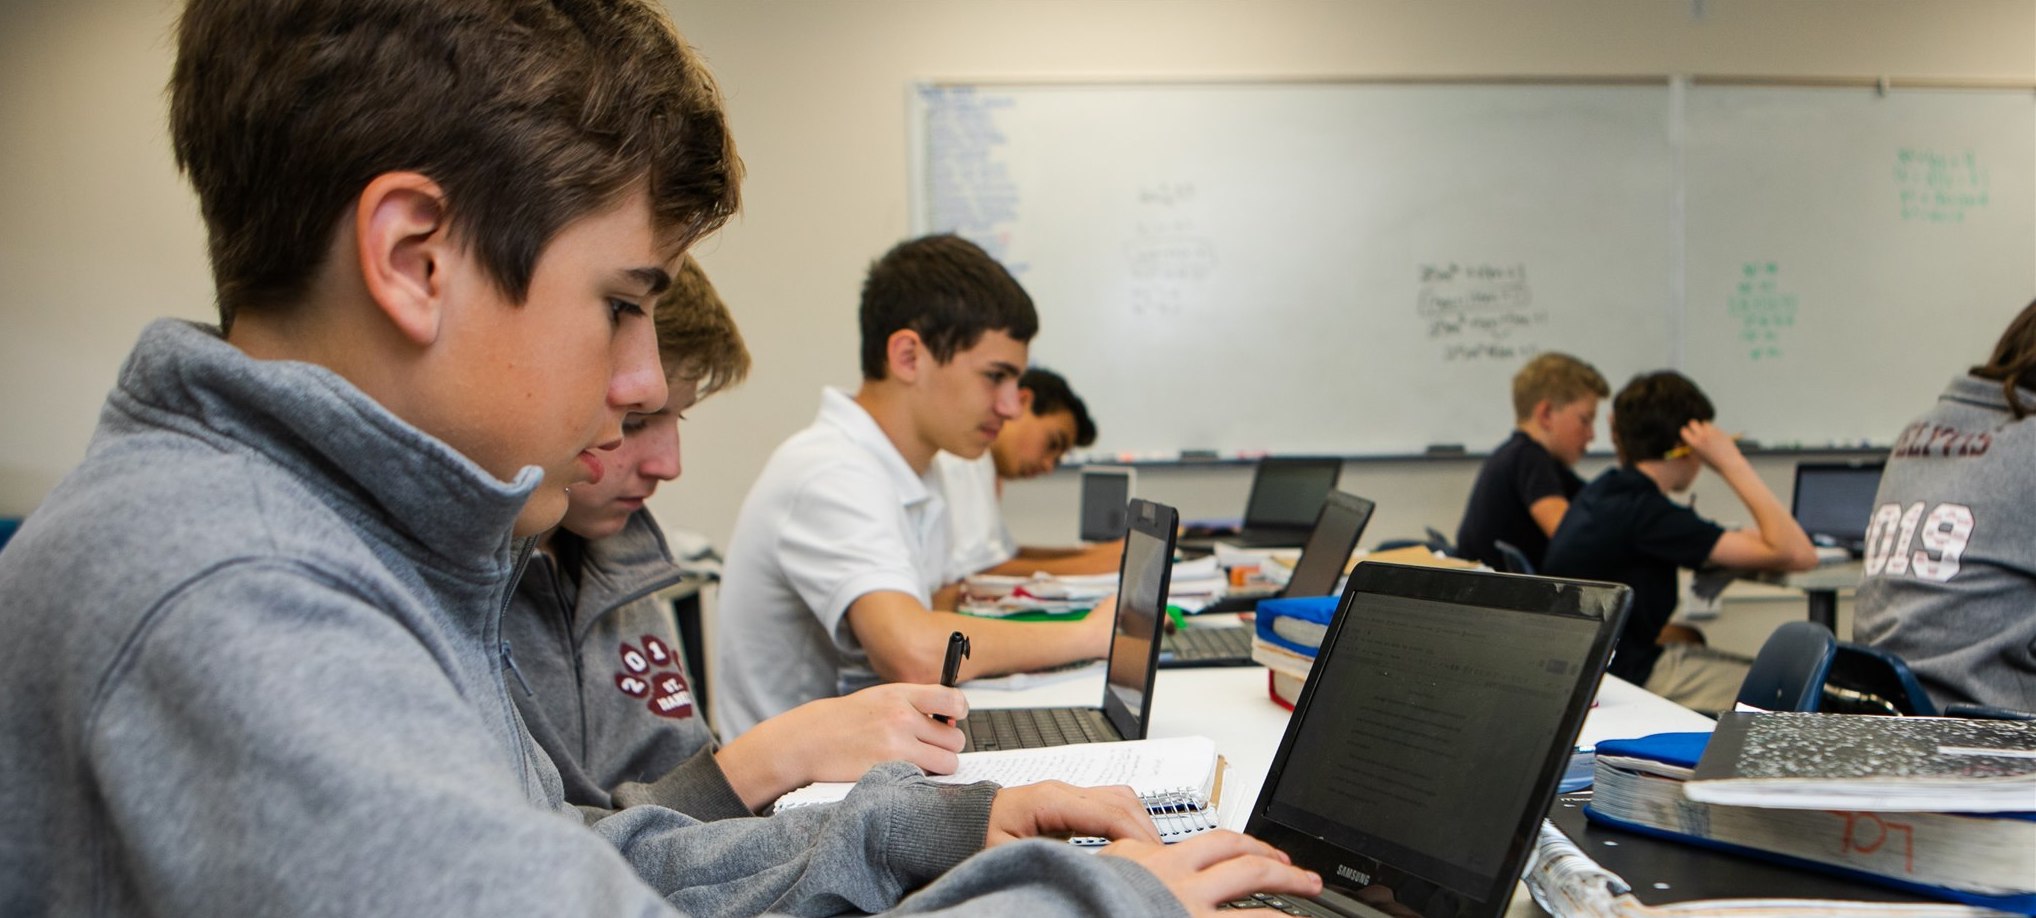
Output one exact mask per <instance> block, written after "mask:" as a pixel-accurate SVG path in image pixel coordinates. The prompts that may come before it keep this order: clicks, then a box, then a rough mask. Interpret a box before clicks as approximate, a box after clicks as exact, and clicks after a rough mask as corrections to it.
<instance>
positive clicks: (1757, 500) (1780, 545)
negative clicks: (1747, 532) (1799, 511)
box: [1718, 457, 1815, 567]
mask: <svg viewBox="0 0 2036 918" xmlns="http://www.w3.org/2000/svg"><path fill="white" fill-rule="evenodd" d="M1737 458H1738V461H1737V462H1735V463H1733V464H1731V465H1729V466H1726V467H1724V468H1720V469H1719V470H1718V475H1719V477H1721V478H1723V479H1725V483H1726V484H1727V485H1728V486H1730V487H1731V488H1732V493H1734V494H1736V495H1738V497H1739V502H1740V503H1742V504H1745V505H1746V509H1747V510H1748V511H1749V512H1751V513H1752V514H1753V525H1754V528H1755V529H1757V530H1759V532H1760V540H1761V541H1763V542H1766V543H1767V544H1768V546H1769V547H1770V548H1773V549H1774V550H1775V552H1776V553H1777V554H1779V555H1781V556H1782V558H1783V560H1784V562H1785V563H1786V565H1787V566H1790V567H1793V566H1796V565H1797V563H1798V559H1800V558H1802V557H1805V556H1809V557H1814V556H1815V549H1814V548H1813V547H1812V546H1811V545H1810V538H1809V536H1807V535H1805V534H1804V533H1803V527H1801V526H1799V525H1797V524H1796V520H1795V517H1792V516H1790V515H1789V511H1788V510H1787V508H1785V507H1783V506H1782V502H1781V498H1779V497H1777V496H1775V493H1774V491H1773V490H1772V489H1770V488H1769V487H1768V486H1767V482H1764V481H1761V480H1760V476H1759V475H1758V474H1757V473H1755V472H1754V471H1753V465H1752V464H1751V463H1749V462H1747V461H1746V460H1745V458H1744V457H1737Z"/></svg>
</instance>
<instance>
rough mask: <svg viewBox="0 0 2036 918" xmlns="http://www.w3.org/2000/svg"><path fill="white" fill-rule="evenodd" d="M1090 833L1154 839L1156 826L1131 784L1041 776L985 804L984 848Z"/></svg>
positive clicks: (1001, 791)
mask: <svg viewBox="0 0 2036 918" xmlns="http://www.w3.org/2000/svg"><path fill="white" fill-rule="evenodd" d="M1071 835H1094V836H1098V837H1101V838H1111V839H1132V840H1137V841H1142V842H1150V843H1152V844H1153V845H1154V846H1157V845H1158V844H1159V830H1158V829H1156V828H1154V827H1153V825H1152V817H1151V816H1150V815H1148V814H1147V813H1146V812H1145V804H1144V803H1143V802H1141V801H1140V800H1139V799H1138V795H1136V794H1133V793H1132V792H1131V788H1128V787H1123V786H1121V785H1120V786H1115V787H1076V786H1074V785H1072V784H1066V783H1063V782H1060V781H1041V782H1040V783H1038V784H1024V785H1020V786H1017V787H1007V788H1004V789H1003V790H1000V791H998V792H997V798H996V800H994V801H992V802H991V803H990V829H989V832H988V834H986V835H985V836H984V838H983V844H984V846H985V847H994V846H996V845H1001V844H1003V843H1005V842H1008V841H1017V840H1019V839H1022V838H1037V837H1040V836H1050V837H1058V838H1066V837H1068V836H1071Z"/></svg>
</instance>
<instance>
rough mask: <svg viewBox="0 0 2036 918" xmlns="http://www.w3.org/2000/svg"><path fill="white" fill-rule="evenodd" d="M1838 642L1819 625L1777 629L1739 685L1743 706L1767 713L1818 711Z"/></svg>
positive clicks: (1786, 625) (1797, 625)
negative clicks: (1744, 679)
mask: <svg viewBox="0 0 2036 918" xmlns="http://www.w3.org/2000/svg"><path fill="white" fill-rule="evenodd" d="M1837 645H1838V640H1837V639H1836V638H1834V637H1832V636H1831V632H1830V631H1828V630H1825V628H1824V626H1823V625H1819V624H1817V623H1816V622H1807V621H1804V622H1789V623H1788V624H1785V625H1782V626H1781V627H1779V628H1776V629H1774V633H1773V634H1771V635H1768V638H1767V643H1765V644H1762V645H1760V655H1759V656H1756V657H1754V658H1753V668H1752V669H1751V670H1748V671H1747V673H1746V681H1745V682H1742V683H1740V685H1739V703H1740V704H1743V705H1748V706H1750V707H1755V708H1759V709H1761V710H1763V711H1815V710H1817V708H1818V704H1819V702H1820V700H1821V699H1822V697H1823V693H1824V691H1823V690H1824V680H1825V677H1826V675H1827V674H1828V673H1829V672H1830V671H1831V659H1832V657H1833V656H1835V655H1836V653H1837Z"/></svg>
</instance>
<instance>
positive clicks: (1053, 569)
mask: <svg viewBox="0 0 2036 918" xmlns="http://www.w3.org/2000/svg"><path fill="white" fill-rule="evenodd" d="M1094 442H1096V422H1095V421H1094V420H1093V419H1091V418H1090V417H1089V406H1088V405H1087V404H1085V403H1084V402H1083V401H1082V397H1081V396H1079V395H1076V394H1075V391H1074V388H1073V387H1071V386H1069V385H1068V383H1067V380H1066V379H1065V378H1064V377H1062V376H1061V375H1060V374H1059V373H1055V372H1053V371H1052V370H1045V369H1041V368H1039V367H1031V368H1029V369H1027V370H1026V371H1025V373H1024V375H1022V376H1020V377H1018V416H1017V417H1015V418H1012V419H1011V420H1010V421H1008V422H1006V423H1005V424H1004V426H1003V428H1002V429H1001V430H999V431H997V439H996V441H995V442H993V443H991V444H990V448H989V450H988V451H987V452H985V453H984V454H983V455H982V456H979V457H977V458H975V459H964V458H962V457H960V456H957V455H955V454H953V453H949V452H942V453H940V454H939V455H937V456H935V457H933V467H934V477H935V478H936V479H937V480H938V481H939V483H940V496H941V499H942V500H943V501H945V502H946V504H947V521H948V540H949V548H948V566H947V576H946V579H947V580H949V581H959V580H961V579H963V578H965V577H968V576H969V575H971V574H976V573H985V574H1007V575H1012V576H1019V577H1026V576H1030V575H1032V574H1034V573H1047V574H1100V573H1108V572H1110V571H1114V570H1116V569H1117V563H1118V561H1119V560H1120V556H1121V555H1122V554H1123V553H1124V543H1123V542H1121V541H1111V542H1105V543H1099V544H1095V545H1084V546H1080V547H1073V548H1052V547H1045V546H1037V545H1019V544H1018V540H1017V539H1014V538H1012V537H1011V530H1010V527H1008V526H1006V525H1004V510H1003V505H1002V500H1003V495H1004V483H1005V482H1009V481H1022V480H1024V479H1027V478H1037V477H1039V476H1041V475H1045V474H1047V473H1049V472H1052V471H1053V470H1054V467H1055V466H1058V465H1059V464H1060V459H1061V457H1062V456H1065V455H1067V452H1068V450H1070V449H1073V448H1075V447H1077V446H1088V445H1089V444H1092V443H1094ZM935 604H936V605H939V600H937V599H936V600H935Z"/></svg>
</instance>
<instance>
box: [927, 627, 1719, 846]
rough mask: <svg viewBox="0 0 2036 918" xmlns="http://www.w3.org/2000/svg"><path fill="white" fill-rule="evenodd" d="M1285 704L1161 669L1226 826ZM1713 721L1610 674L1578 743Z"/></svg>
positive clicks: (1065, 685)
mask: <svg viewBox="0 0 2036 918" xmlns="http://www.w3.org/2000/svg"><path fill="white" fill-rule="evenodd" d="M962 689H963V691H964V692H965V693H966V694H967V695H968V699H969V705H970V706H971V707H978V708H1032V707H1058V706H1062V705H1095V704H1100V703H1101V702H1102V695H1103V678H1102V676H1101V675H1100V674H1097V675H1090V676H1084V677H1082V678H1079V679H1070V680H1066V681H1062V682H1057V683H1054V684H1051V685H1044V686H1038V687H1035V688H1028V689H1023V690H1019V691H1006V690H1001V689H983V688H974V687H971V686H970V685H969V684H967V683H964V684H963V685H962ZM1287 716H1288V712H1287V709H1285V708H1282V707H1280V706H1279V705H1277V704H1274V703H1273V701H1272V698H1271V697H1270V696H1269V695H1268V694H1267V692H1266V670H1265V669H1264V668H1262V667H1257V666H1234V667H1213V668H1206V669H1163V670H1160V671H1159V679H1158V682H1157V683H1156V684H1155V685H1154V687H1153V703H1152V726H1151V730H1150V731H1149V733H1150V735H1151V736H1154V737H1159V738H1164V737H1169V736H1194V735H1201V736H1206V737H1209V738H1210V739H1212V740H1215V741H1216V751H1217V752H1218V753H1220V754H1221V755H1222V756H1223V757H1224V759H1226V760H1228V761H1229V763H1230V771H1229V773H1228V774H1227V775H1226V776H1225V778H1224V781H1223V801H1222V804H1221V805H1220V807H1219V808H1218V810H1217V813H1218V817H1219V818H1220V820H1221V823H1222V825H1223V826H1224V827H1225V828H1231V829H1243V828H1244V823H1245V822H1246V820H1247V818H1248V816H1249V814H1250V811H1251V805H1252V804H1253V803H1255V802H1257V800H1258V790H1259V786H1260V785H1262V784H1264V783H1265V775H1266V771H1267V770H1268V769H1270V768H1271V767H1272V759H1273V754H1274V753H1277V752H1278V751H1279V747H1280V737H1281V736H1282V735H1283V734H1284V733H1285V732H1286V729H1287ZM1712 726H1713V724H1712V721H1711V719H1710V718H1708V717H1705V716H1703V715H1702V714H1698V713H1697V712H1695V711H1692V710H1690V709H1688V708H1685V707H1683V706H1681V705H1678V704H1676V703H1674V702H1672V701H1669V700H1668V699H1665V698H1662V697H1660V696H1658V695H1653V694H1650V693H1648V692H1647V690H1645V689H1642V688H1640V687H1638V686H1636V685H1634V684H1632V683H1630V682H1627V681H1625V680H1623V679H1620V678H1618V677H1616V676H1606V677H1605V681H1604V684H1603V685H1602V686H1601V687H1600V688H1599V689H1598V705H1597V707H1594V708H1592V709H1591V713H1590V715H1589V716H1588V717H1587V718H1585V720H1584V726H1583V730H1582V731H1581V732H1580V734H1579V735H1578V737H1577V742H1578V744H1580V745H1584V746H1595V745H1597V743H1598V741H1600V740H1606V739H1617V738H1622V737H1633V736H1644V735H1646V734H1649V733H1663V732H1668V731H1692V730H1709V729H1711V727H1712Z"/></svg>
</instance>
